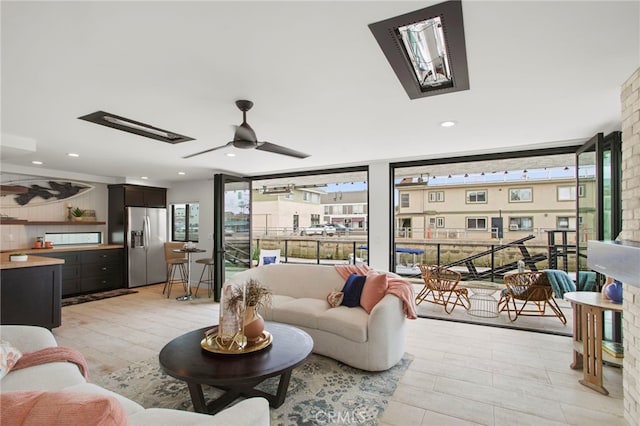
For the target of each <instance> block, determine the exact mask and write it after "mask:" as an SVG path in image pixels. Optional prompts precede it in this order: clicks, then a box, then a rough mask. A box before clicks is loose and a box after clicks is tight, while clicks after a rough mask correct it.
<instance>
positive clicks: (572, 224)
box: [556, 216, 576, 229]
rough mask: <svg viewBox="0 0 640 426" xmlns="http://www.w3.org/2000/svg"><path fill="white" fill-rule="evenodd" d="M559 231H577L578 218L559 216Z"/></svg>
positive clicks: (557, 222)
mask: <svg viewBox="0 0 640 426" xmlns="http://www.w3.org/2000/svg"><path fill="white" fill-rule="evenodd" d="M556 227H557V228H558V229H576V218H575V217H571V216H558V217H557V218H556Z"/></svg>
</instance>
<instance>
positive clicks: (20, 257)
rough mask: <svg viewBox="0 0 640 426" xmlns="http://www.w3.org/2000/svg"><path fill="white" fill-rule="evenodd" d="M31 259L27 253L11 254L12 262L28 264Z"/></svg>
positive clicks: (10, 259)
mask: <svg viewBox="0 0 640 426" xmlns="http://www.w3.org/2000/svg"><path fill="white" fill-rule="evenodd" d="M28 258H29V255H28V254H27V253H11V254H10V255H9V261H10V262H26V261H27V259H28Z"/></svg>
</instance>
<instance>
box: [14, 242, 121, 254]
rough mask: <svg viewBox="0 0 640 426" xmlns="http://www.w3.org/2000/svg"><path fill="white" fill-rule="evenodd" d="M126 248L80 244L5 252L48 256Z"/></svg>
mask: <svg viewBox="0 0 640 426" xmlns="http://www.w3.org/2000/svg"><path fill="white" fill-rule="evenodd" d="M121 248H124V246H123V245H122V244H78V245H70V246H65V247H62V246H58V247H54V248H40V249H37V248H23V249H14V250H3V251H2V254H5V253H27V254H29V255H32V254H34V255H37V256H46V254H47V253H59V252H65V251H85V250H109V249H121Z"/></svg>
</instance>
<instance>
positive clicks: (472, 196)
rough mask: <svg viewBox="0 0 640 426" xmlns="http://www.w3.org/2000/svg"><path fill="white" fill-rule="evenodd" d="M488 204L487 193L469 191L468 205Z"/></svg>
mask: <svg viewBox="0 0 640 426" xmlns="http://www.w3.org/2000/svg"><path fill="white" fill-rule="evenodd" d="M486 202H487V191H486V190H482V191H467V204H483V203H486Z"/></svg>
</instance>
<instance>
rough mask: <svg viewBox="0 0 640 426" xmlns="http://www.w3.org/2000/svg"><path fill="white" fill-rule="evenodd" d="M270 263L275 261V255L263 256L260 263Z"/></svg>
mask: <svg viewBox="0 0 640 426" xmlns="http://www.w3.org/2000/svg"><path fill="white" fill-rule="evenodd" d="M272 263H276V257H275V256H265V257H263V258H262V264H263V265H271V264H272Z"/></svg>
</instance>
